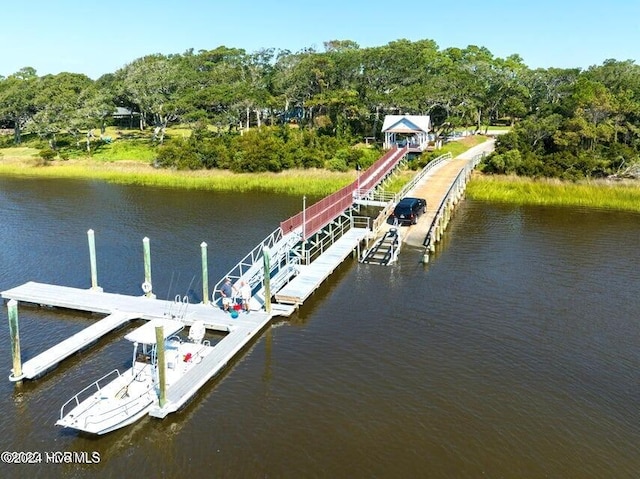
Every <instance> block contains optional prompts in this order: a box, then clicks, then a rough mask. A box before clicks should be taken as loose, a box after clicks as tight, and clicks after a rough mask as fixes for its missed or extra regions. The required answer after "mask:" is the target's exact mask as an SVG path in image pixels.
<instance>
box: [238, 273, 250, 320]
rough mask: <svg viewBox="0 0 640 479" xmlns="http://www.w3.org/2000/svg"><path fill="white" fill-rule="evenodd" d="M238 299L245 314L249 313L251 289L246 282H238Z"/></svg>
mask: <svg viewBox="0 0 640 479" xmlns="http://www.w3.org/2000/svg"><path fill="white" fill-rule="evenodd" d="M240 298H241V299H242V308H243V309H244V312H245V313H248V312H249V301H250V300H251V288H250V287H249V284H248V283H247V282H246V281H244V280H243V281H240Z"/></svg>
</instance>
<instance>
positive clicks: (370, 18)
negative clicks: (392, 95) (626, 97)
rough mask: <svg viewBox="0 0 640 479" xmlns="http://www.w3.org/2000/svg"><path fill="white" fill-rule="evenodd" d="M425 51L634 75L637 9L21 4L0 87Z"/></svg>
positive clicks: (304, 2) (552, 2)
mask: <svg viewBox="0 0 640 479" xmlns="http://www.w3.org/2000/svg"><path fill="white" fill-rule="evenodd" d="M403 38H404V39H408V40H411V41H416V40H423V39H428V40H433V41H435V43H436V44H437V45H438V47H439V48H440V49H445V48H449V47H457V48H466V47H467V46H469V45H476V46H479V47H485V48H487V49H488V50H489V51H490V52H491V53H492V54H493V56H494V57H498V58H506V57H507V56H509V55H512V54H518V55H520V56H521V57H522V59H523V61H524V63H525V64H526V65H527V66H528V67H530V68H550V67H556V68H576V67H577V68H582V69H587V68H588V67H589V66H592V65H601V64H602V63H603V62H604V61H605V60H607V59H615V60H619V61H624V60H633V61H634V62H635V63H636V64H638V63H640V61H639V60H640V1H638V0H608V1H606V2H605V1H594V0H581V1H576V0H535V1H534V0H473V1H471V0H453V1H451V2H446V1H433V0H432V1H429V0H423V1H420V2H417V1H407V2H400V1H396V0H386V1H382V0H321V1H315V2H314V1H309V0H298V1H293V0H270V1H268V0H263V1H260V0H240V1H232V0H225V1H221V0H179V1H176V0H173V1H167V0H155V1H153V0H149V1H145V0H142V1H140V0H138V1H136V0H111V1H107V2H89V1H86V0H82V1H80V0H30V1H28V2H6V4H3V6H2V8H1V9H0V45H1V46H2V47H1V48H0V75H2V76H8V75H10V74H12V73H15V72H17V71H18V70H20V69H21V68H23V67H33V68H35V69H36V72H37V74H38V75H40V76H42V75H46V74H50V73H52V74H57V73H60V72H63V71H66V72H72V73H84V74H86V75H88V76H89V77H91V78H93V79H97V78H99V77H100V76H101V75H103V74H105V73H113V72H115V71H116V70H118V69H119V68H122V67H123V66H125V65H126V64H128V63H130V62H132V61H134V60H135V59H137V58H140V57H143V56H145V55H149V54H153V53H162V54H172V53H184V52H185V51H187V50H188V49H193V50H194V51H195V52H198V51H200V50H212V49H214V48H216V47H218V46H221V45H224V46H227V47H233V48H243V49H245V50H246V51H247V52H254V51H257V50H260V49H262V48H275V49H277V50H290V51H292V52H296V51H299V50H302V49H305V48H309V47H315V48H316V49H317V50H319V51H324V49H323V42H325V41H328V40H353V41H355V42H356V43H358V45H360V47H362V48H364V47H375V46H382V45H386V44H387V43H389V42H391V41H394V40H398V39H403Z"/></svg>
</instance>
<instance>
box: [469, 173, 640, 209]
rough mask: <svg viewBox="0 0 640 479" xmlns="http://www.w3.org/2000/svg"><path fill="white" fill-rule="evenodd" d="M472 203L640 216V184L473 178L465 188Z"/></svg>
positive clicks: (476, 176)
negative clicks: (542, 206)
mask: <svg viewBox="0 0 640 479" xmlns="http://www.w3.org/2000/svg"><path fill="white" fill-rule="evenodd" d="M467 197H468V198H472V199H474V200H481V201H493V202H499V203H510V204H515V205H544V206H583V207H588V208H601V209H611V210H620V211H633V212H639V213H640V184H639V183H633V182H615V183H613V182H610V181H605V180H602V181H590V182H581V183H572V182H567V181H560V180H548V179H538V180H534V179H530V178H522V177H516V176H487V175H480V174H477V173H476V174H474V175H473V177H472V180H471V181H470V182H469V184H468V186H467Z"/></svg>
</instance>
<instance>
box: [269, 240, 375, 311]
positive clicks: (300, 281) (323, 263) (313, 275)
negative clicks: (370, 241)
mask: <svg viewBox="0 0 640 479" xmlns="http://www.w3.org/2000/svg"><path fill="white" fill-rule="evenodd" d="M367 234H368V230H366V229H363V228H352V229H350V230H349V231H347V232H346V233H345V234H344V235H343V236H342V237H341V238H340V239H338V240H337V241H336V242H335V243H333V245H331V246H330V247H329V248H328V249H327V250H326V251H325V252H324V253H322V255H321V256H320V258H318V259H317V260H315V261H314V262H312V263H311V264H309V265H306V266H301V269H300V273H299V274H298V275H297V276H296V277H295V278H294V279H293V281H291V282H290V283H289V284H287V285H286V286H285V287H284V288H282V289H281V290H280V291H278V292H277V293H276V295H275V298H276V301H277V302H278V303H284V304H295V305H300V304H302V303H304V301H305V300H306V299H307V298H308V297H309V296H311V293H313V292H314V291H315V290H316V289H317V288H318V286H320V284H322V282H323V281H324V280H325V279H326V278H327V277H328V276H329V275H330V274H331V273H332V272H333V271H334V270H335V269H336V268H337V267H338V266H339V265H340V263H342V262H343V261H344V260H345V258H346V257H347V256H349V254H351V252H352V251H353V250H354V249H356V247H357V246H358V244H360V242H361V241H362V240H363V239H364V238H365V237H366V235H367Z"/></svg>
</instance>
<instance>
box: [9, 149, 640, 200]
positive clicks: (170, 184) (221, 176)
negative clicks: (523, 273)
mask: <svg viewBox="0 0 640 479" xmlns="http://www.w3.org/2000/svg"><path fill="white" fill-rule="evenodd" d="M30 150H32V149H31V148H24V149H19V150H17V151H16V150H15V149H14V151H13V152H14V153H18V154H15V155H11V156H10V157H8V156H7V155H6V150H5V155H4V156H0V176H7V177H22V178H67V179H78V180H99V181H106V182H109V183H116V184H124V185H139V186H154V187H162V188H180V189H194V190H208V191H224V192H236V193H243V192H249V191H261V192H269V193H275V194H288V195H296V196H302V195H309V196H326V195H329V194H331V193H333V192H335V191H337V190H338V189H340V188H342V187H343V186H345V185H347V184H349V183H351V182H352V181H354V180H355V179H356V175H357V174H356V172H354V171H350V172H346V173H341V172H333V171H328V170H321V169H309V170H300V169H298V170H287V171H284V172H281V173H232V172H229V171H227V170H200V171H175V170H165V169H156V168H153V167H152V166H151V165H149V164H148V163H147V162H142V161H124V160H122V161H111V162H110V161H96V160H92V159H80V160H68V161H53V162H51V163H49V164H46V165H42V164H41V161H39V160H36V159H34V158H33V156H32V155H33V152H32V151H30ZM414 174H415V172H412V171H402V172H399V174H398V175H397V176H398V178H397V179H396V182H397V183H404V182H406V181H409V180H410V179H411V178H412V177H413V175H414ZM466 194H467V197H468V198H471V199H474V200H481V201H492V202H500V203H509V204H515V205H550V206H583V207H589V208H600V209H611V210H619V211H631V212H639V213H640V183H638V182H632V181H626V182H610V181H604V180H602V181H590V182H580V183H571V182H566V181H560V180H545V179H540V180H534V179H530V178H523V177H517V176H489V175H482V174H480V173H477V172H476V173H474V175H473V177H472V180H471V181H470V182H469V185H468V187H467V192H466Z"/></svg>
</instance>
